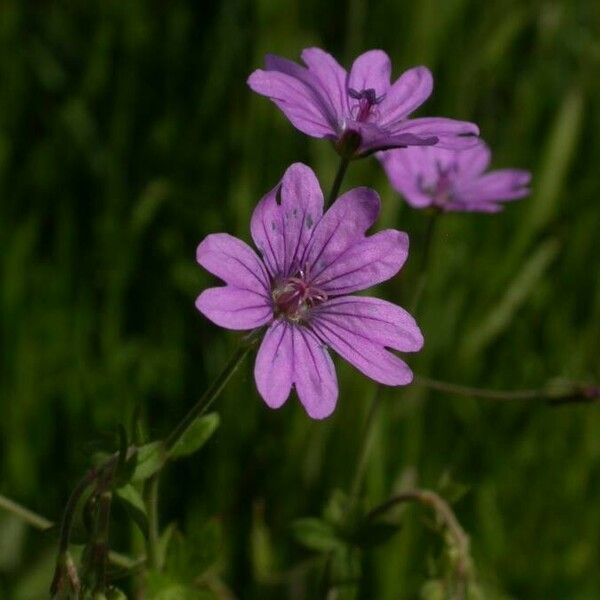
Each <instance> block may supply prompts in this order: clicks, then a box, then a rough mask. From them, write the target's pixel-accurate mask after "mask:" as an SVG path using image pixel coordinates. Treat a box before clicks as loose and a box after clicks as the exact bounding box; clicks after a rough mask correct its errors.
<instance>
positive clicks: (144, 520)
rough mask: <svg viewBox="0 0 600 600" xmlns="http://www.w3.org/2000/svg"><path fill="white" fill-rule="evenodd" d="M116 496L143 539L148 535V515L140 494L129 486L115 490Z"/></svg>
mask: <svg viewBox="0 0 600 600" xmlns="http://www.w3.org/2000/svg"><path fill="white" fill-rule="evenodd" d="M115 493H116V495H117V497H118V498H119V500H120V501H121V502H122V503H123V506H125V509H126V510H127V512H128V513H129V516H130V517H131V518H132V519H133V520H134V521H135V523H136V525H137V526H138V527H139V528H140V531H141V532H142V533H143V534H144V537H147V535H148V515H147V514H146V505H145V504H144V500H143V499H142V496H141V495H140V493H139V492H138V491H137V490H136V489H135V487H133V486H132V485H131V484H127V485H124V486H123V487H120V488H119V489H117V490H116V492H115Z"/></svg>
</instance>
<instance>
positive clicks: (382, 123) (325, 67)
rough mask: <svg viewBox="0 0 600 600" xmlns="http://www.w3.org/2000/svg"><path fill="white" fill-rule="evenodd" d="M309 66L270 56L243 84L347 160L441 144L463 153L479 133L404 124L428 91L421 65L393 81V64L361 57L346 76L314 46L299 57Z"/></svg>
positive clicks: (427, 120) (442, 123) (459, 124)
mask: <svg viewBox="0 0 600 600" xmlns="http://www.w3.org/2000/svg"><path fill="white" fill-rule="evenodd" d="M302 60H303V61H304V63H305V64H306V67H304V66H301V65H299V64H297V63H294V62H292V61H290V60H286V59H285V58H281V57H279V56H274V55H271V54H268V55H267V56H266V59H265V69H264V70H262V69H258V70H256V71H254V73H252V74H251V75H250V77H249V78H248V85H249V86H250V87H251V88H252V89H253V90H254V91H255V92H257V93H259V94H262V95H263V96H267V97H268V98H270V99H271V100H272V101H273V102H274V103H275V104H276V105H277V106H278V107H279V109H280V110H281V111H282V112H283V113H284V114H285V116H286V117H287V118H288V119H289V120H290V121H291V122H292V124H293V125H294V127H296V128H297V129H299V130H300V131H302V132H303V133H306V134H307V135H310V136H312V137H316V138H328V139H331V140H333V141H334V142H335V145H336V148H337V150H338V152H340V154H342V155H344V156H346V157H348V158H351V157H359V156H364V155H367V154H371V153H373V152H375V151H376V150H384V149H386V148H387V149H389V148H398V147H405V146H423V145H424V146H429V145H432V144H436V143H439V144H442V145H444V146H447V147H465V146H468V145H470V144H472V139H469V138H465V137H460V136H476V135H478V134H479V129H478V128H477V126H476V125H474V124H473V123H466V122H463V121H455V120H454V119H446V118H441V117H423V118H418V119H409V118H408V116H409V115H410V113H412V112H413V111H415V110H416V109H417V108H418V107H419V106H421V104H423V102H425V100H427V98H429V96H430V95H431V91H432V89H433V77H432V75H431V72H430V71H429V69H427V68H426V67H415V68H413V69H409V70H408V71H406V72H404V73H403V74H402V75H401V76H400V78H399V79H397V80H396V81H395V82H394V83H393V84H391V83H390V75H391V69H392V67H391V62H390V59H389V57H388V55H387V54H386V53H385V52H383V51H382V50H370V51H369V52H365V53H364V54H361V55H360V56H359V57H358V58H357V59H356V60H355V61H354V64H353V65H352V68H351V69H350V73H347V72H346V70H345V69H344V68H343V67H341V66H340V65H339V64H338V62H337V61H336V60H335V59H334V58H333V57H332V56H331V55H330V54H327V53H326V52H324V51H323V50H320V49H319V48H307V49H305V50H303V52H302Z"/></svg>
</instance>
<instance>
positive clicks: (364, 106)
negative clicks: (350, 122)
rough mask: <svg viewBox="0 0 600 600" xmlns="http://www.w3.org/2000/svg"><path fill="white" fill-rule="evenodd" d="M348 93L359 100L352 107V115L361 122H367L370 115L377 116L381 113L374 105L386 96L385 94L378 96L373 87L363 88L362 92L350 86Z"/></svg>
mask: <svg viewBox="0 0 600 600" xmlns="http://www.w3.org/2000/svg"><path fill="white" fill-rule="evenodd" d="M348 95H349V96H350V98H354V100H357V102H356V103H355V104H354V106H353V107H352V108H351V109H350V114H351V115H352V118H353V119H354V120H355V121H358V122H359V123H365V122H366V121H368V120H369V118H370V117H373V118H377V116H378V114H379V113H378V112H377V109H375V108H374V107H375V106H376V105H377V104H379V103H380V102H381V101H382V100H383V98H384V97H385V94H382V95H381V96H379V98H378V97H377V95H376V94H375V90H374V89H373V88H368V89H366V90H361V91H360V92H359V91H357V90H353V89H352V88H349V89H348Z"/></svg>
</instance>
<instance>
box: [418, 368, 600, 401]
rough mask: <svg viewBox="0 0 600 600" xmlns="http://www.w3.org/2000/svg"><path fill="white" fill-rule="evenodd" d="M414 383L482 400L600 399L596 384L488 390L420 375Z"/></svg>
mask: <svg viewBox="0 0 600 600" xmlns="http://www.w3.org/2000/svg"><path fill="white" fill-rule="evenodd" d="M413 384H414V385H420V386H422V387H426V388H429V389H430V390H436V391H438V392H445V393H447V394H453V395H456V396H466V397H470V398H482V399H483V400H498V401H500V402H523V401H528V400H531V401H536V400H537V401H544V402H547V403H549V404H552V405H560V404H570V403H586V402H594V401H598V400H600V391H599V388H598V387H597V386H590V385H585V384H580V383H574V384H568V385H561V386H556V387H554V388H552V387H545V388H540V389H532V390H490V389H486V388H478V387H471V386H467V385H460V384H457V383H450V382H448V381H439V380H437V379H431V378H429V377H423V376H422V375H415V379H414V381H413Z"/></svg>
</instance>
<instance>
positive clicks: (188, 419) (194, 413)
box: [145, 332, 258, 569]
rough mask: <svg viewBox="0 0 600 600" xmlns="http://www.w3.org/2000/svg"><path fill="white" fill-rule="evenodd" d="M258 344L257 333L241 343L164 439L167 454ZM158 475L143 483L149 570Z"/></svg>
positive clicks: (155, 557)
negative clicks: (218, 373) (219, 372)
mask: <svg viewBox="0 0 600 600" xmlns="http://www.w3.org/2000/svg"><path fill="white" fill-rule="evenodd" d="M257 341H258V337H257V335H256V332H254V333H253V334H251V335H250V338H249V339H248V340H246V342H245V343H243V344H242V345H241V346H240V347H239V348H238V350H237V351H236V353H235V354H234V355H233V356H232V357H231V359H230V361H229V362H228V363H227V364H226V365H225V368H224V369H223V371H221V374H220V375H219V376H218V377H217V378H216V379H215V380H214V381H213V382H212V384H211V385H210V386H209V387H208V389H207V390H206V391H205V392H204V394H203V395H202V397H201V398H200V400H198V402H196V404H195V405H194V406H193V407H192V408H191V409H190V410H189V411H188V413H187V414H186V415H185V417H183V419H182V420H181V421H180V422H179V423H178V424H177V425H176V426H175V429H173V431H172V432H171V433H170V434H169V435H168V436H167V439H166V440H165V449H166V451H167V453H168V452H169V450H171V449H172V448H173V447H174V446H175V444H177V442H178V441H179V440H180V439H181V438H182V437H183V436H184V435H185V433H186V431H187V430H188V429H189V428H190V427H191V426H192V425H193V423H194V421H195V420H196V419H198V418H199V417H201V416H202V415H203V414H204V413H205V412H206V411H207V410H208V409H209V408H210V407H211V406H212V404H213V402H214V401H215V400H216V399H217V398H218V397H219V394H220V393H221V392H222V391H223V388H224V387H225V386H226V385H227V383H228V382H229V380H230V379H231V377H232V376H233V374H234V373H235V372H236V371H237V369H238V367H239V366H240V365H241V364H242V361H243V360H244V358H245V357H246V355H247V354H248V353H249V352H250V350H251V349H252V348H253V346H254V345H255V344H256V342H257ZM159 478H160V471H159V472H158V473H156V474H155V475H154V476H152V477H151V478H150V479H149V480H148V482H147V483H146V488H145V499H146V511H147V513H148V537H147V539H146V552H147V555H148V565H149V566H150V568H152V569H160V568H161V567H162V565H161V557H160V551H159V538H160V527H159V515H158V486H159Z"/></svg>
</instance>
